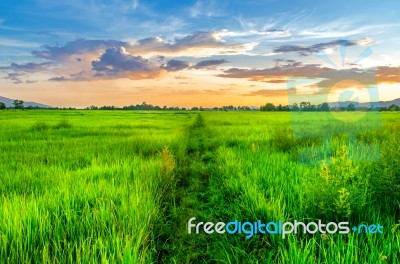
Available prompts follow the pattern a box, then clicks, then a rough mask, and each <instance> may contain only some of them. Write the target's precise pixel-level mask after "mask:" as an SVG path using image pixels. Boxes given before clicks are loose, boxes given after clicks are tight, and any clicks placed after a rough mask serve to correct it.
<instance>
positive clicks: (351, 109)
mask: <svg viewBox="0 0 400 264" xmlns="http://www.w3.org/2000/svg"><path fill="white" fill-rule="evenodd" d="M355 110H356V107H355V106H354V104H352V103H351V104H349V105H348V106H347V107H346V111H355Z"/></svg>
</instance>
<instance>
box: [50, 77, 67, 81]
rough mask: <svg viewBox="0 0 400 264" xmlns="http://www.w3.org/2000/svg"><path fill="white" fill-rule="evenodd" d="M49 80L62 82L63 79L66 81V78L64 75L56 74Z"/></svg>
mask: <svg viewBox="0 0 400 264" xmlns="http://www.w3.org/2000/svg"><path fill="white" fill-rule="evenodd" d="M49 81H53V82H63V81H68V78H65V77H64V76H57V77H53V78H50V79H49Z"/></svg>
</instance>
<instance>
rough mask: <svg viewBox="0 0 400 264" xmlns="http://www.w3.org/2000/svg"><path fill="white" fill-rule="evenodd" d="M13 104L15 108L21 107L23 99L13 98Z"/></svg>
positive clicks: (22, 106)
mask: <svg viewBox="0 0 400 264" xmlns="http://www.w3.org/2000/svg"><path fill="white" fill-rule="evenodd" d="M13 105H14V108H15V109H22V108H24V101H22V100H14V102H13Z"/></svg>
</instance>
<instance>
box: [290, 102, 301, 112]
mask: <svg viewBox="0 0 400 264" xmlns="http://www.w3.org/2000/svg"><path fill="white" fill-rule="evenodd" d="M291 110H292V111H299V110H300V108H299V106H298V105H297V103H294V104H293V105H292V108H291Z"/></svg>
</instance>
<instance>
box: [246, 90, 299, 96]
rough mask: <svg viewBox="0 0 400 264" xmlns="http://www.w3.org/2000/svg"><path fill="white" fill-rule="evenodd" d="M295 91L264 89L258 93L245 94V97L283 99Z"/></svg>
mask: <svg viewBox="0 0 400 264" xmlns="http://www.w3.org/2000/svg"><path fill="white" fill-rule="evenodd" d="M293 92H294V89H292V90H289V91H288V90H282V89H280V90H277V89H262V90H257V91H251V92H249V93H247V94H243V95H244V96H266V97H281V96H287V95H288V94H289V93H293Z"/></svg>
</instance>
